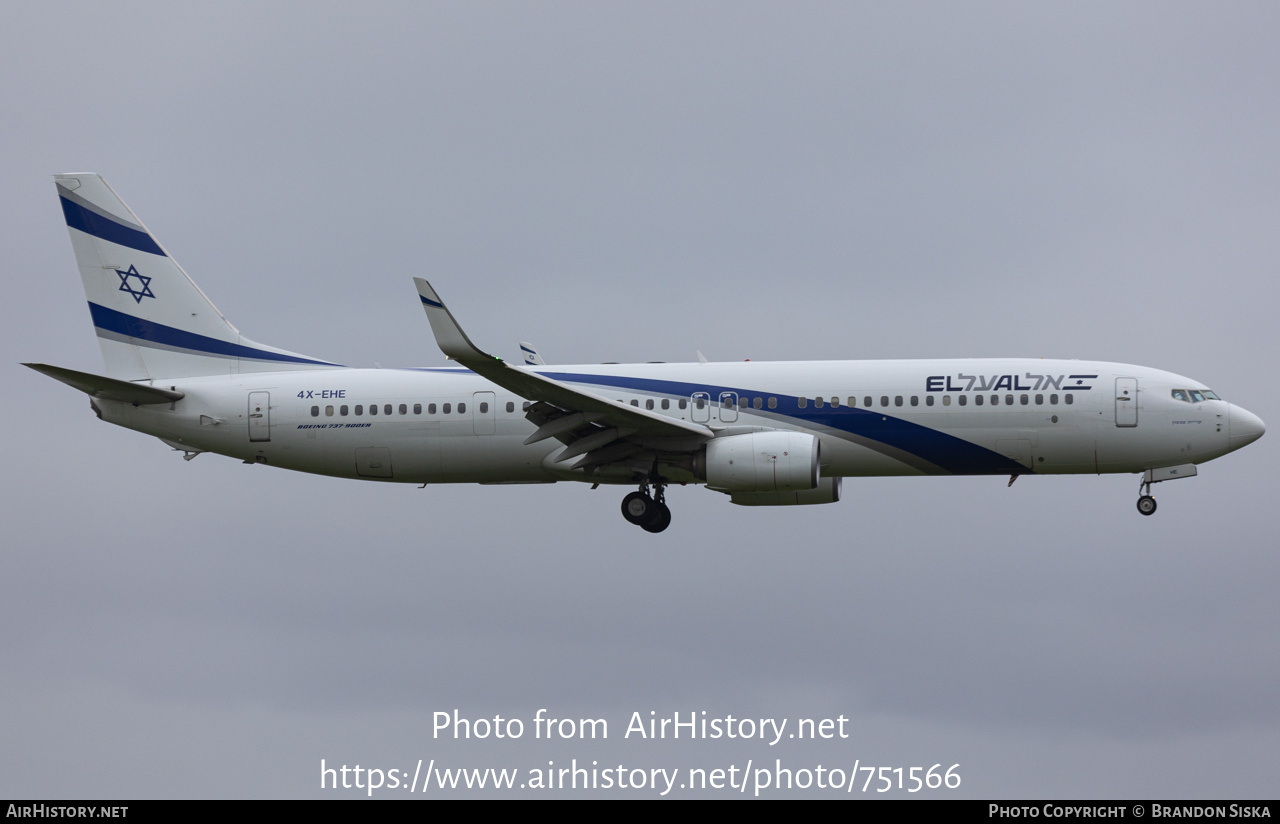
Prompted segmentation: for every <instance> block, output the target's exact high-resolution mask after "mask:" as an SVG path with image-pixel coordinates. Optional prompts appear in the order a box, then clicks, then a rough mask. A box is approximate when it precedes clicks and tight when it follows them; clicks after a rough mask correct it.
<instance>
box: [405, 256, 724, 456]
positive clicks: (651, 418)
mask: <svg viewBox="0 0 1280 824" xmlns="http://www.w3.org/2000/svg"><path fill="white" fill-rule="evenodd" d="M413 282H414V283H415V284H416V285H417V287H418V297H419V298H421V300H422V308H423V309H424V310H426V313H427V320H428V321H429V322H430V323H431V331H432V332H433V333H434V334H435V337H436V343H437V344H438V345H439V346H440V350H441V351H442V352H444V353H445V355H447V356H448V357H449V358H451V359H452V360H454V361H457V362H458V363H459V364H461V365H462V366H465V367H467V368H468V369H470V370H471V371H472V372H475V373H476V374H477V375H480V376H481V377H483V378H486V379H488V380H489V381H492V382H493V383H495V384H497V385H498V386H501V387H502V388H504V389H507V390H509V391H511V392H514V393H516V394H517V395H519V396H520V397H522V398H525V399H527V400H530V401H534V402H535V405H534V406H533V407H531V408H530V409H529V412H528V413H527V414H526V417H528V418H529V419H530V420H531V421H533V422H534V423H535V424H537V425H538V431H537V432H535V433H534V434H533V435H531V436H530V437H529V438H528V439H527V440H526V441H525V443H526V444H531V443H536V442H538V441H541V440H545V439H546V438H550V437H555V438H558V439H559V440H560V441H561V442H563V443H566V444H567V448H566V449H565V450H564V451H563V452H561V453H560V454H559V455H558V456H557V458H556V460H557V461H566V460H568V459H569V458H573V457H577V456H579V455H581V456H583V457H581V458H579V460H578V461H577V462H576V463H574V464H573V467H574V468H576V467H583V466H592V465H600V464H604V463H611V462H613V461H616V460H625V459H626V458H629V457H631V456H633V455H634V454H635V453H636V452H641V451H644V450H650V451H656V452H691V451H693V450H694V449H696V448H697V447H698V446H700V445H701V444H702V443H704V442H705V441H707V440H710V439H711V438H712V437H713V436H714V434H715V433H714V432H713V431H712V430H711V428H710V427H707V426H703V425H701V424H696V423H690V422H689V421H683V420H679V419H674V418H670V417H667V416H665V415H659V414H658V413H657V412H652V411H649V410H647V409H640V408H638V407H635V406H628V405H627V404H624V403H620V402H618V401H616V400H614V399H612V398H606V397H604V396H602V395H596V394H594V393H591V392H585V391H583V390H581V389H577V388H575V387H572V386H569V385H567V384H564V383H561V382H560V381H557V380H552V379H551V378H548V377H545V376H543V375H539V374H538V373H537V372H534V371H531V370H529V369H525V368H522V367H518V366H512V365H511V364H508V363H506V362H505V361H503V360H502V359H501V358H498V357H495V356H493V355H490V354H487V353H485V352H482V351H480V349H479V348H478V347H477V346H476V345H475V344H474V343H472V342H471V339H470V338H468V337H467V334H466V333H465V332H463V331H462V327H460V326H459V325H458V322H457V321H456V320H454V317H453V314H452V313H451V312H450V311H449V310H448V308H447V307H446V306H445V305H444V302H443V301H441V300H440V296H439V295H437V294H436V291H435V290H434V289H432V288H431V284H429V283H427V281H425V280H423V279H422V278H414V279H413Z"/></svg>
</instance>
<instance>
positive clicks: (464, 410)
mask: <svg viewBox="0 0 1280 824" xmlns="http://www.w3.org/2000/svg"><path fill="white" fill-rule="evenodd" d="M458 414H459V415H465V414H467V405H466V404H465V403H460V404H458Z"/></svg>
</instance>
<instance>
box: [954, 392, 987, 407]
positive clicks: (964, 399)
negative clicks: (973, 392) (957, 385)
mask: <svg viewBox="0 0 1280 824" xmlns="http://www.w3.org/2000/svg"><path fill="white" fill-rule="evenodd" d="M978 397H982V396H981V395H979V396H978ZM959 398H960V405H961V406H964V405H965V404H966V403H968V402H969V396H968V395H960V396H959Z"/></svg>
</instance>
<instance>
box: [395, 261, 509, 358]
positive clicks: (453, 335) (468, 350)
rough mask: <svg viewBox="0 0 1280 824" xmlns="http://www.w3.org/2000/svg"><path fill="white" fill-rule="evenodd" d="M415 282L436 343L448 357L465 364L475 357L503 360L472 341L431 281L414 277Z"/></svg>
mask: <svg viewBox="0 0 1280 824" xmlns="http://www.w3.org/2000/svg"><path fill="white" fill-rule="evenodd" d="M413 282H414V285H416V286H417V287H418V297H419V298H421V299H422V308H423V309H424V310H425V311H426V313H427V320H428V321H429V322H430V323H431V332H432V334H434V335H435V336H436V344H437V345H438V346H439V347H440V351H441V352H444V354H445V355H446V356H447V357H450V358H453V359H454V360H456V361H458V362H460V363H464V364H465V362H466V361H468V360H472V359H474V358H483V359H485V360H501V358H496V357H494V356H493V355H488V354H485V353H484V352H481V351H480V349H479V348H478V347H477V346H476V345H475V344H474V343H472V342H471V339H470V338H468V337H467V333H466V332H463V331H462V327H461V326H459V325H458V322H457V321H456V320H454V319H453V314H452V313H451V312H450V311H449V310H448V308H446V307H445V305H444V301H442V300H440V296H439V295H437V294H436V290H435V289H432V288H431V284H430V283H427V282H426V281H425V280H423V279H422V278H414V279H413Z"/></svg>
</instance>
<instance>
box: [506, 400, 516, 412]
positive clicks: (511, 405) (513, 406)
mask: <svg viewBox="0 0 1280 824" xmlns="http://www.w3.org/2000/svg"><path fill="white" fill-rule="evenodd" d="M515 411H516V402H515V401H507V412H508V413H510V412H515Z"/></svg>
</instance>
